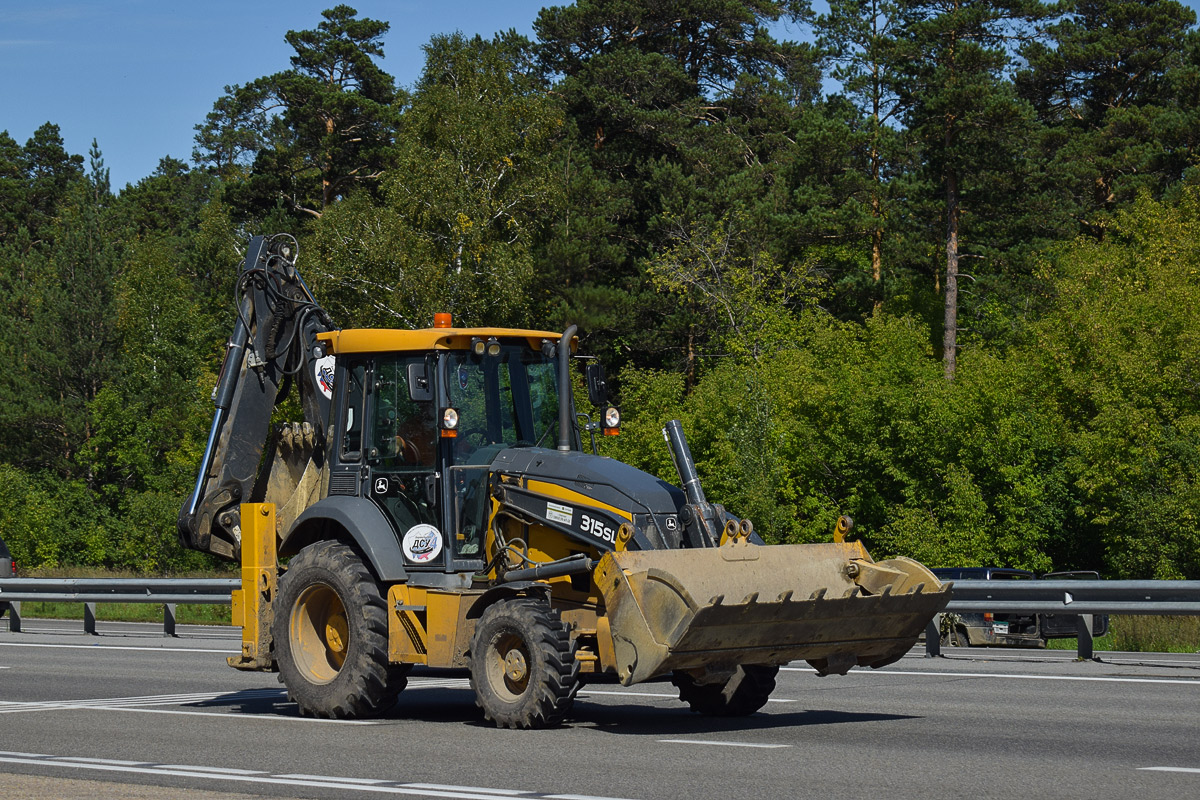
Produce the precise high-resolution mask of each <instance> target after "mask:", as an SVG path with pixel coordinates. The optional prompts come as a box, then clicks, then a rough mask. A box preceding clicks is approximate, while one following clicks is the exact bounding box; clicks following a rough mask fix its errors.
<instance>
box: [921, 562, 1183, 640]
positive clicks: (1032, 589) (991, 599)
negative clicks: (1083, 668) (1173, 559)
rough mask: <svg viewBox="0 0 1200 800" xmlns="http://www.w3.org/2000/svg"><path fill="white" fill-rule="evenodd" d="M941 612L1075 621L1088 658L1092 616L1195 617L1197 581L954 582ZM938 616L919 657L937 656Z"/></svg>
mask: <svg viewBox="0 0 1200 800" xmlns="http://www.w3.org/2000/svg"><path fill="white" fill-rule="evenodd" d="M951 583H953V585H954V591H953V597H952V599H951V600H950V604H949V605H947V606H946V611H948V612H952V613H976V614H978V613H981V612H989V611H990V612H993V613H1000V614H1004V613H1033V614H1058V615H1067V616H1075V617H1076V630H1077V632H1078V648H1077V654H1078V656H1079V658H1081V659H1091V658H1093V657H1094V655H1095V654H1094V652H1093V642H1092V617H1093V616H1094V615H1095V614H1143V615H1145V614H1155V615H1158V614H1162V615H1170V614H1180V615H1189V616H1200V581H1082V580H1081V581H1074V580H994V581H980V580H955V581H951ZM940 617H941V615H938V616H937V617H935V618H934V619H933V620H932V621H931V622H930V623H929V626H928V627H927V628H926V629H925V655H926V656H927V657H934V656H938V655H941V638H940V627H941V624H940V623H941V619H940Z"/></svg>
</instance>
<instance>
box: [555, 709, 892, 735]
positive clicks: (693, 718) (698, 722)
mask: <svg viewBox="0 0 1200 800" xmlns="http://www.w3.org/2000/svg"><path fill="white" fill-rule="evenodd" d="M903 719H915V717H913V716H910V715H905V714H878V713H853V712H846V711H826V710H805V711H783V712H775V711H773V709H770V708H768V709H767V710H765V711H759V712H757V713H755V714H752V715H750V716H748V717H706V716H700V715H699V714H695V713H693V712H691V711H690V710H688V709H687V708H686V707H684V706H682V705H681V706H680V707H679V708H671V709H664V708H662V707H661V706H660V707H655V706H649V705H638V704H633V703H629V704H622V705H613V704H609V703H605V704H603V705H600V704H595V703H587V702H583V703H579V702H577V703H576V705H575V709H574V712H573V713H572V714H570V715H569V716H568V717H567V725H569V726H580V727H583V726H587V727H593V728H595V729H596V730H598V731H602V732H604V733H615V734H621V735H628V736H663V735H678V734H689V733H728V732H736V731H755V730H771V729H773V728H795V727H800V726H812V725H835V724H841V723H848V722H850V723H853V722H860V723H861V722H882V721H887V720H903Z"/></svg>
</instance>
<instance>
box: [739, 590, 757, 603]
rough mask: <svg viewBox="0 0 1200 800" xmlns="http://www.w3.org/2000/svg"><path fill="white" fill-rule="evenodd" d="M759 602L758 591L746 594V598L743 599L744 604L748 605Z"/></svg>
mask: <svg viewBox="0 0 1200 800" xmlns="http://www.w3.org/2000/svg"><path fill="white" fill-rule="evenodd" d="M757 602H758V592H751V593H750V594H748V595H746V599H745V600H743V601H742V605H744V606H748V605H751V604H753V603H757Z"/></svg>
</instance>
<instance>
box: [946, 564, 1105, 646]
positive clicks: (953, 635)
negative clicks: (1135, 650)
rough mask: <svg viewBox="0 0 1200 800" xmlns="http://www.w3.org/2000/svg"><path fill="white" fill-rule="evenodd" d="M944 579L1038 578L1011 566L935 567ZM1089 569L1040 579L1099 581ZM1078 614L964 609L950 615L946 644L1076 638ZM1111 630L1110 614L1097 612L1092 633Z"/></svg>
mask: <svg viewBox="0 0 1200 800" xmlns="http://www.w3.org/2000/svg"><path fill="white" fill-rule="evenodd" d="M932 571H933V574H934V575H937V577H938V579H939V580H942V581H956V580H973V581H1035V580H1039V577H1038V575H1037V574H1036V573H1034V572H1030V571H1029V570H1025V569H1012V568H1008V567H937V568H935V569H933V570H932ZM1099 577H1100V576H1099V574H1098V573H1096V572H1090V571H1075V572H1051V573H1047V574H1045V575H1043V576H1041V579H1054V580H1097V579H1099ZM1077 626H1078V617H1077V616H1075V615H1074V614H1039V613H1034V612H1032V611H1021V612H1008V613H1003V612H991V611H987V612H962V613H957V614H951V615H947V617H946V621H945V624H944V626H943V631H942V639H943V642H944V643H946V644H954V645H958V646H961V647H967V646H976V647H981V646H983V647H1038V648H1041V647H1045V646H1046V642H1047V641H1048V640H1050V639H1074V638H1075V637H1076V636H1077V635H1078V627H1077ZM1106 633H1108V615H1106V614H1097V615H1096V616H1095V617H1094V618H1093V620H1092V636H1094V637H1098V636H1103V635H1104V634H1106Z"/></svg>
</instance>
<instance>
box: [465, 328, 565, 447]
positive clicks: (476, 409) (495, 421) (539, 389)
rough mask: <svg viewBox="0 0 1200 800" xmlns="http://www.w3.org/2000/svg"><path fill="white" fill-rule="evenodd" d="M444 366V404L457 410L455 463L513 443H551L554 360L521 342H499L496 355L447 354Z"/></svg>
mask: <svg viewBox="0 0 1200 800" xmlns="http://www.w3.org/2000/svg"><path fill="white" fill-rule="evenodd" d="M446 370H447V371H446V383H447V386H448V387H449V395H450V405H451V406H453V407H454V408H456V409H457V410H458V436H457V437H456V441H455V462H456V463H459V464H466V463H473V462H478V461H479V460H480V459H484V458H486V460H487V461H490V460H491V455H494V454H495V453H496V452H497V451H499V450H501V449H502V448H504V447H512V446H514V445H524V446H533V445H539V446H543V447H546V446H553V445H554V443H555V441H556V439H557V435H558V373H557V364H556V362H555V361H554V359H550V358H545V357H543V356H542V354H541V353H540V352H537V351H534V350H532V349H531V348H529V347H528V346H527V345H524V344H519V345H518V344H504V345H501V348H500V354H499V355H496V356H476V355H474V354H472V353H470V352H468V351H455V352H452V353H450V354H448V356H447V359H446ZM481 451H484V452H481ZM489 454H490V455H489ZM484 463H486V462H484Z"/></svg>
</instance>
